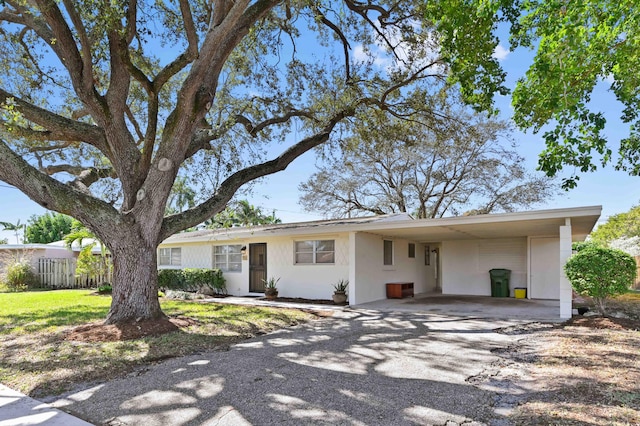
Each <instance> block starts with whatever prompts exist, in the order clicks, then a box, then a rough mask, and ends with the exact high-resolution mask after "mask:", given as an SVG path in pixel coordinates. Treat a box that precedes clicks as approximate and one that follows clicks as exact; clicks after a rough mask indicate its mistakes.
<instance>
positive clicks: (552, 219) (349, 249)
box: [158, 206, 602, 318]
mask: <svg viewBox="0 0 640 426" xmlns="http://www.w3.org/2000/svg"><path fill="white" fill-rule="evenodd" d="M601 210H602V208H601V206H591V207H578V208H566V209H553V210H539V211H530V212H518V213H501V214H489V215H478V216H459V217H448V218H441V219H422V220H414V219H412V218H411V217H410V216H409V215H407V214H393V215H383V216H375V217H367V218H355V219H340V220H327V221H315V222H304V223H292V224H279V225H267V226H260V227H252V228H231V229H221V230H202V231H195V232H186V233H181V234H176V235H174V236H172V237H170V238H168V239H167V240H165V241H163V242H162V244H160V247H159V249H158V250H159V252H158V263H159V268H160V269H162V268H180V269H182V268H219V269H221V270H222V271H223V274H224V277H225V279H226V283H227V291H228V293H229V294H232V295H260V294H262V293H263V292H264V282H263V280H265V279H268V278H270V277H276V278H280V281H279V283H278V290H279V294H280V296H284V297H302V298H308V299H329V298H331V294H332V293H333V284H335V283H336V282H337V281H339V280H341V279H348V280H349V292H348V293H349V304H351V305H355V304H362V303H366V302H372V301H376V300H381V299H384V298H386V297H387V293H386V288H387V286H386V284H387V283H406V284H407V285H406V286H405V287H409V286H411V287H412V288H413V292H415V293H427V292H442V293H443V294H449V295H476V296H489V295H491V282H490V278H489V271H490V270H491V269H494V268H503V269H509V270H511V279H510V281H511V282H510V289H511V290H510V295H511V296H513V289H514V288H523V289H526V290H527V297H528V298H533V299H554V300H559V301H560V313H559V314H560V317H563V318H568V317H570V316H571V299H572V292H571V286H570V284H569V282H568V281H567V279H566V277H565V276H564V273H563V271H562V267H563V265H564V263H565V261H566V259H567V258H568V257H569V256H570V255H571V243H572V242H574V241H582V240H584V239H585V238H586V236H587V235H588V234H589V233H590V232H591V230H592V229H593V227H594V225H595V223H596V221H597V220H598V218H599V217H600V213H601Z"/></svg>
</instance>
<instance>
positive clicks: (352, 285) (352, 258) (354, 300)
mask: <svg viewBox="0 0 640 426" xmlns="http://www.w3.org/2000/svg"><path fill="white" fill-rule="evenodd" d="M356 261H357V256H356V233H355V232H349V292H348V294H349V300H348V302H349V305H356V304H358V303H359V302H360V300H359V297H358V293H357V290H358V284H359V283H358V281H357V275H356Z"/></svg>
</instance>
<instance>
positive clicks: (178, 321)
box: [64, 317, 197, 342]
mask: <svg viewBox="0 0 640 426" xmlns="http://www.w3.org/2000/svg"><path fill="white" fill-rule="evenodd" d="M196 323H197V321H196V320H194V319H192V318H186V317H174V318H161V319H157V320H148V321H134V322H131V323H125V324H117V325H114V324H104V323H100V322H94V323H90V324H85V325H81V326H79V327H76V328H74V329H72V330H71V331H70V332H68V333H67V334H66V335H65V336H64V338H65V340H74V341H79V342H117V341H120V340H133V339H140V338H142V337H147V336H160V335H162V334H166V333H171V332H173V331H177V330H179V329H180V328H184V327H189V326H191V325H194V324H196Z"/></svg>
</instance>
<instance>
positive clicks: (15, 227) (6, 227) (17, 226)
mask: <svg viewBox="0 0 640 426" xmlns="http://www.w3.org/2000/svg"><path fill="white" fill-rule="evenodd" d="M0 225H2V226H3V229H2V230H3V231H13V232H15V234H16V244H20V231H22V232H24V230H25V228H26V224H24V223H22V224H21V223H20V219H18V221H17V222H16V223H11V222H0Z"/></svg>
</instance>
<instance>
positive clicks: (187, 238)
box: [163, 206, 602, 244]
mask: <svg viewBox="0 0 640 426" xmlns="http://www.w3.org/2000/svg"><path fill="white" fill-rule="evenodd" d="M601 212H602V206H588V207H574V208H564V209H551V210H536V211H529V212H517V213H499V214H486V215H477V216H457V217H446V218H440V219H413V218H411V216H409V215H407V214H393V215H383V216H374V217H367V218H355V219H339V220H328V221H315V222H300V223H289V224H279V225H266V226H258V227H251V228H231V229H218V230H203V231H195V232H185V233H181V234H176V235H173V236H171V237H169V238H168V239H166V240H165V241H164V242H163V244H180V243H198V242H214V241H232V240H241V239H247V238H252V239H255V238H259V237H267V236H300V237H302V236H313V235H319V234H335V233H340V232H368V233H372V234H377V235H381V236H383V237H389V238H405V239H408V240H411V241H417V242H424V243H427V242H439V241H447V240H469V239H490V238H512V237H527V236H528V237H543V236H550V237H552V236H558V235H559V232H560V231H559V230H560V226H562V225H565V223H566V220H567V219H569V220H570V222H571V230H572V238H573V240H574V241H581V240H584V239H585V238H586V236H587V235H588V234H589V233H590V232H591V230H592V229H593V227H594V226H595V224H596V222H597V221H598V218H599V217H600V214H601Z"/></svg>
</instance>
